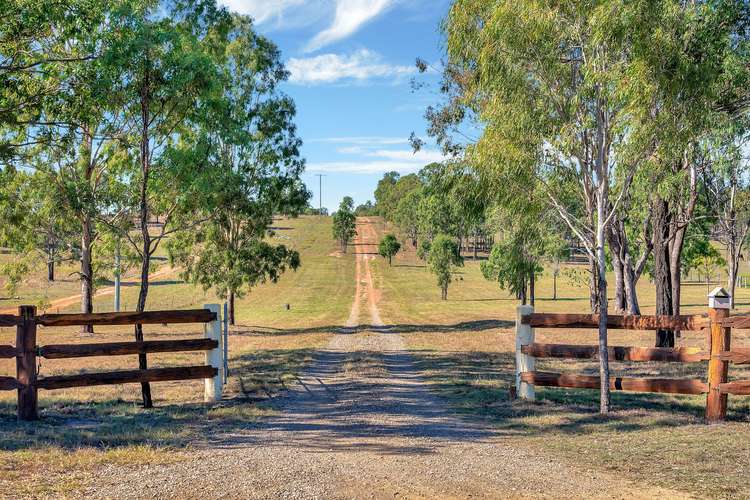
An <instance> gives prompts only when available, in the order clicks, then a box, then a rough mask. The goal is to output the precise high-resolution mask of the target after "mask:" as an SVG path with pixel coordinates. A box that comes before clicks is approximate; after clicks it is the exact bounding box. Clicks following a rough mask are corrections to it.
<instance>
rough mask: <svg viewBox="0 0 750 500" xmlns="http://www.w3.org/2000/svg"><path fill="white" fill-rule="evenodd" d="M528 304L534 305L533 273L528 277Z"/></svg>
mask: <svg viewBox="0 0 750 500" xmlns="http://www.w3.org/2000/svg"><path fill="white" fill-rule="evenodd" d="M529 303H530V304H531V305H532V306H533V305H534V272H533V271H532V272H531V274H530V275H529Z"/></svg>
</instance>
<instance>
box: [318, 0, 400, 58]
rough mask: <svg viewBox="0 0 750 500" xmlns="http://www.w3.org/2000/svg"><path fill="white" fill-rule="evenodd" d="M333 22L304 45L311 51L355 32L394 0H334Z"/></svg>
mask: <svg viewBox="0 0 750 500" xmlns="http://www.w3.org/2000/svg"><path fill="white" fill-rule="evenodd" d="M335 2H336V13H335V15H334V18H333V23H331V26H329V27H328V28H327V29H325V30H323V31H321V32H320V33H318V34H317V35H315V37H313V39H312V40H310V42H309V43H308V44H307V47H305V52H313V51H315V50H318V49H320V48H322V47H325V46H326V45H328V44H330V43H332V42H336V41H338V40H341V39H343V38H346V37H348V36H349V35H352V34H353V33H355V32H356V31H357V30H358V29H359V28H360V27H362V26H363V25H364V24H365V23H367V22H368V21H371V20H372V19H375V18H376V17H377V16H379V15H380V14H382V13H383V12H385V11H386V9H388V7H390V6H391V5H393V3H394V0H335Z"/></svg>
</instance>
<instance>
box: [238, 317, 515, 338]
mask: <svg viewBox="0 0 750 500" xmlns="http://www.w3.org/2000/svg"><path fill="white" fill-rule="evenodd" d="M514 325H515V323H514V322H513V321H508V320H501V319H486V320H476V321H461V322H459V323H453V324H447V325H441V324H408V323H399V324H390V325H359V326H356V327H342V326H341V325H326V326H315V327H310V328H273V327H264V326H258V325H237V329H236V330H235V331H234V332H233V335H240V336H246V335H249V336H260V335H269V334H271V335H300V334H307V333H325V332H341V333H356V332H362V331H377V332H381V333H415V332H426V333H455V332H469V333H471V332H481V331H486V330H495V329H507V328H513V326H514Z"/></svg>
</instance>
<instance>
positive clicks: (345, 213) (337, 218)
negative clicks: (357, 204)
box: [332, 196, 357, 253]
mask: <svg viewBox="0 0 750 500" xmlns="http://www.w3.org/2000/svg"><path fill="white" fill-rule="evenodd" d="M353 209H354V200H352V198H351V197H350V196H345V197H344V199H343V200H341V203H340V204H339V209H338V210H337V211H336V213H334V214H333V228H332V229H333V237H334V238H335V239H337V240H338V241H339V244H340V245H341V251H342V252H344V253H346V249H347V246H348V245H349V242H350V241H351V240H352V238H354V237H355V236H356V235H357V229H356V216H355V215H354V211H353Z"/></svg>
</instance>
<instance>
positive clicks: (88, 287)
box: [81, 216, 94, 334]
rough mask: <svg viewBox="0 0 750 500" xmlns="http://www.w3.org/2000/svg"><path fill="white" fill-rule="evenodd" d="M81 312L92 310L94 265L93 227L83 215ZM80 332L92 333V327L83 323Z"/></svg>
mask: <svg viewBox="0 0 750 500" xmlns="http://www.w3.org/2000/svg"><path fill="white" fill-rule="evenodd" d="M81 233H82V234H81V312H82V313H83V314H91V313H93V312H94V301H93V298H94V291H93V290H94V283H93V278H94V267H93V265H92V262H91V247H92V245H93V234H92V233H93V229H92V221H91V217H89V216H84V218H83V223H82V225H81ZM81 333H86V334H92V333H94V327H93V326H92V325H84V326H82V327H81Z"/></svg>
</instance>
